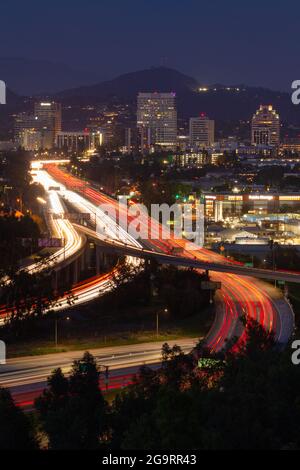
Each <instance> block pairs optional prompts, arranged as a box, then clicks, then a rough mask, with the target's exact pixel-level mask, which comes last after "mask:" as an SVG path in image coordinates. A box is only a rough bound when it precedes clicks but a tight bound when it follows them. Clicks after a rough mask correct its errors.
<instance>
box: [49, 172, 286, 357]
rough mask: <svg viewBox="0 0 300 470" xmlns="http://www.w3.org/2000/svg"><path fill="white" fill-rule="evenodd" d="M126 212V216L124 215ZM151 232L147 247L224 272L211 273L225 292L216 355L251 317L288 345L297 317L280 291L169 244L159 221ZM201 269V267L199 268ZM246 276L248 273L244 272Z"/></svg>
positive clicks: (82, 190)
mask: <svg viewBox="0 0 300 470" xmlns="http://www.w3.org/2000/svg"><path fill="white" fill-rule="evenodd" d="M46 170H47V172H48V173H49V174H50V175H51V176H52V177H53V178H54V179H55V180H56V181H58V182H59V183H61V184H64V185H65V187H67V188H68V189H69V190H73V191H76V192H77V193H78V194H80V195H81V196H82V197H84V198H85V199H88V200H89V201H91V202H92V203H93V204H95V205H100V204H114V205H115V207H116V210H118V211H119V215H122V216H127V207H126V206H124V208H121V209H120V208H119V204H118V202H117V201H116V200H115V199H113V198H112V197H109V196H107V195H106V194H103V193H101V192H99V191H97V190H95V189H94V188H93V187H91V186H90V185H89V184H88V183H86V182H84V181H82V180H80V179H79V178H76V177H74V176H71V175H69V174H68V173H66V172H64V171H63V170H61V169H60V168H57V167H56V166H55V165H47V166H46ZM120 212H124V214H120ZM143 223H144V225H145V227H146V229H147V230H148V229H149V217H148V216H146V215H145V217H144V220H143ZM151 231H152V233H154V234H156V239H148V240H147V245H145V246H147V247H148V246H149V245H150V248H151V249H152V250H154V251H156V252H161V253H162V254H164V255H170V254H171V253H172V251H173V250H174V248H176V249H178V248H181V249H182V255H181V256H182V257H183V258H185V259H186V260H189V261H185V262H186V263H188V262H191V263H194V261H196V260H197V261H199V262H201V263H209V264H210V265H215V264H217V265H218V266H215V269H217V268H218V269H219V270H222V269H224V268H222V267H221V266H225V269H224V272H222V273H221V272H215V271H213V272H212V273H211V277H212V280H215V281H219V282H221V283H222V289H221V290H220V291H219V292H218V308H217V316H216V320H215V322H214V324H213V327H212V329H211V332H210V333H209V335H208V337H207V339H206V342H207V346H208V347H209V348H210V349H211V350H212V351H219V350H221V349H223V348H224V347H225V346H226V343H227V342H228V341H229V340H231V339H232V338H234V337H235V336H237V337H238V338H239V341H243V340H244V339H245V333H244V327H243V325H242V323H241V321H240V318H241V316H246V317H247V316H249V317H251V318H254V319H256V320H257V321H258V322H259V323H260V324H261V325H262V326H264V328H265V329H266V330H267V331H272V332H273V333H274V335H275V338H276V340H277V341H278V343H280V344H285V343H286V342H287V341H288V339H289V338H290V336H291V334H292V332H293V328H294V316H293V312H292V309H291V307H290V305H289V303H288V302H287V301H286V300H285V299H284V298H283V297H282V295H280V293H279V291H277V290H275V289H272V288H271V287H270V286H269V285H268V284H265V283H263V282H261V281H257V280H256V279H254V278H251V277H244V276H243V277H242V276H240V275H237V274H235V272H234V268H235V269H236V270H238V268H241V267H240V266H239V264H238V263H232V265H233V266H234V267H230V268H229V270H231V271H232V273H228V272H227V271H228V266H229V263H228V261H227V262H226V263H224V258H223V257H222V256H220V255H218V254H216V253H213V252H211V251H209V250H207V249H204V248H200V249H199V247H197V246H196V245H195V246H193V244H190V243H189V249H186V246H185V241H184V240H175V239H172V238H171V239H169V240H165V239H163V237H162V236H161V234H162V231H163V228H162V227H161V226H160V224H159V223H158V222H157V221H154V220H153V219H151ZM206 266H208V264H204V265H202V264H201V268H202V269H203V267H205V269H207V267H206ZM199 267H200V264H199ZM243 272H245V271H243Z"/></svg>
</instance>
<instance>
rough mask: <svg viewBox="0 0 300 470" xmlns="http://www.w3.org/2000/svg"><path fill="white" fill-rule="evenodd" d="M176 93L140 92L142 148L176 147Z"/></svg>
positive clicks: (138, 125) (139, 112)
mask: <svg viewBox="0 0 300 470" xmlns="http://www.w3.org/2000/svg"><path fill="white" fill-rule="evenodd" d="M175 100H176V96H175V93H139V94H138V99H137V127H138V129H139V131H140V135H141V147H142V150H143V149H145V148H150V147H151V146H159V147H162V148H164V149H175V148H176V140H177V111H176V101H175Z"/></svg>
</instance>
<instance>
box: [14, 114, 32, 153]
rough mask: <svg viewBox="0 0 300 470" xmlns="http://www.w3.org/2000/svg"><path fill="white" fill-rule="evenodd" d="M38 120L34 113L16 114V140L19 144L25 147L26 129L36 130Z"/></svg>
mask: <svg viewBox="0 0 300 470" xmlns="http://www.w3.org/2000/svg"><path fill="white" fill-rule="evenodd" d="M35 127H36V120H35V119H34V116H33V115H32V114H26V113H20V114H17V115H16V116H15V123H14V141H15V143H16V145H17V146H19V147H24V134H25V131H26V130H34V129H35Z"/></svg>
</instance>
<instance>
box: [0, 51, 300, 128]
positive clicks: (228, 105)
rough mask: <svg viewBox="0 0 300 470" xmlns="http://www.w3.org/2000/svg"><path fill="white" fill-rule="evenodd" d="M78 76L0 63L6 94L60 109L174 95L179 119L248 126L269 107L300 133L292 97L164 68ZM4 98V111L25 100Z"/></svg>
mask: <svg viewBox="0 0 300 470" xmlns="http://www.w3.org/2000/svg"><path fill="white" fill-rule="evenodd" d="M83 75H84V74H82V73H81V72H80V71H79V72H78V71H76V72H75V71H74V70H72V69H71V68H69V67H67V66H65V65H62V64H53V63H50V62H47V61H27V60H25V59H1V58H0V77H1V79H4V80H6V81H7V83H8V84H9V88H10V89H12V90H14V89H18V91H19V95H23V96H24V95H27V96H28V94H29V93H28V92H27V93H22V89H23V90H24V91H25V90H27V91H28V90H29V89H30V91H31V93H32V94H34V95H36V97H47V98H51V99H56V100H58V101H61V102H62V103H63V104H65V105H74V104H77V105H85V104H97V103H110V102H114V103H115V102H120V103H128V104H130V105H132V107H133V109H135V106H136V96H137V94H138V92H140V91H143V92H154V91H157V92H167V91H173V92H175V93H176V96H177V108H178V115H179V117H182V118H188V117H190V116H197V115H198V114H199V113H201V112H205V113H207V114H208V115H209V116H210V117H211V118H212V119H215V120H216V121H219V122H237V121H245V122H247V121H249V120H250V119H251V117H252V115H253V113H254V112H255V110H256V109H257V108H258V107H259V105H260V104H272V105H273V106H274V108H275V109H276V111H278V112H279V114H280V116H281V120H282V121H283V122H288V123H289V125H291V126H294V127H296V128H298V127H299V128H300V107H299V106H295V105H294V104H292V102H291V95H290V94H289V93H287V92H283V91H274V90H269V89H265V88H259V87H251V86H246V85H243V84H235V85H232V86H225V85H221V84H213V85H210V86H207V87H203V85H202V84H201V82H199V80H197V79H195V78H192V77H189V76H187V75H185V74H183V73H181V72H178V71H177V70H174V69H170V68H166V67H152V68H149V69H146V70H141V71H136V72H131V73H126V74H123V75H120V76H119V77H117V78H114V79H112V80H106V81H100V82H98V83H97V82H96V83H95V84H92V85H89V84H88V85H85V86H77V85H78V84H80V83H84V82H85V83H86V80H84V76H83ZM9 76H10V78H6V77H9ZM20 77H21V80H22V81H23V88H22V87H21V88H20V85H18V87H17V86H16V87H14V84H15V83H17V82H18V83H20ZM65 84H66V86H65ZM64 87H65V89H64ZM45 90H46V91H47V92H46V93H44V92H45ZM57 90H63V91H57ZM9 93H10V92H9ZM9 93H8V105H9V106H8V107H9V108H11V107H14V105H15V104H16V103H17V104H18V107H19V105H20V101H23V102H24V98H20V97H18V96H17V95H16V94H15V93H10V94H9ZM25 101H26V102H28V100H25ZM3 111H4V109H2V110H1V112H3ZM1 114H2V113H1Z"/></svg>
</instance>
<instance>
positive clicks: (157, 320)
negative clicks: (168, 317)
mask: <svg viewBox="0 0 300 470" xmlns="http://www.w3.org/2000/svg"><path fill="white" fill-rule="evenodd" d="M160 312H161V310H160V311H159V310H158V311H157V312H156V337H157V338H158V336H159V314H160ZM162 312H163V313H168V309H167V308H165V309H164V310H162Z"/></svg>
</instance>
